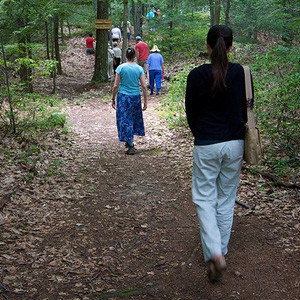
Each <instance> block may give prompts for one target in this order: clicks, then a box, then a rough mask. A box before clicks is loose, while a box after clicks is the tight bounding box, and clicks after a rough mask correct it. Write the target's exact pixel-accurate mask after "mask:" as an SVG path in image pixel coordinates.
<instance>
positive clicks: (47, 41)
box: [45, 21, 50, 59]
mask: <svg viewBox="0 0 300 300" xmlns="http://www.w3.org/2000/svg"><path fill="white" fill-rule="evenodd" d="M45 40H46V51H47V59H50V48H49V28H48V22H47V21H45Z"/></svg>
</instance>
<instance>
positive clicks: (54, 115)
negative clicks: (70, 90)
mask: <svg viewBox="0 0 300 300" xmlns="http://www.w3.org/2000/svg"><path fill="white" fill-rule="evenodd" d="M12 99H13V107H14V111H15V120H16V125H17V132H23V131H25V132H27V134H29V135H30V134H32V135H36V134H38V132H42V131H50V130H53V129H55V128H63V127H64V126H65V124H66V121H67V120H66V115H65V114H62V113H60V109H61V106H62V103H61V102H60V101H59V100H58V99H57V98H55V97H54V96H52V97H49V96H45V95H41V94H37V93H30V94H25V95H22V94H19V93H17V92H14V93H13V97H12ZM0 115H2V118H1V119H2V122H3V120H5V119H6V118H7V117H8V112H7V111H6V112H3V111H1V113H0ZM7 124H8V123H2V124H0V125H2V127H5V126H8V125H7Z"/></svg>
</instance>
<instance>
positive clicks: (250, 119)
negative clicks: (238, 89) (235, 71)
mask: <svg viewBox="0 0 300 300" xmlns="http://www.w3.org/2000/svg"><path fill="white" fill-rule="evenodd" d="M243 68H244V74H245V88H246V105H247V118H248V122H247V124H248V126H249V128H255V127H256V126H255V117H254V112H253V108H252V100H253V93H252V83H251V74H250V68H249V66H243Z"/></svg>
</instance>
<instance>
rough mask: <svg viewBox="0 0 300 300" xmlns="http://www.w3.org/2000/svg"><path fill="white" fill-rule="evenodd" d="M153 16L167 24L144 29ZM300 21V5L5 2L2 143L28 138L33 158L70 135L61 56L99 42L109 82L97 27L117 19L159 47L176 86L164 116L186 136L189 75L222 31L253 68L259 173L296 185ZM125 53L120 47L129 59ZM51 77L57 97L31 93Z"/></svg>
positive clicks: (98, 71) (169, 0) (99, 72)
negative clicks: (74, 43)
mask: <svg viewBox="0 0 300 300" xmlns="http://www.w3.org/2000/svg"><path fill="white" fill-rule="evenodd" d="M153 9H160V11H161V16H160V18H155V19H153V20H148V19H147V13H148V12H149V11H150V10H153ZM299 15H300V3H299V1H289V0H263V1H261V0H251V1H250V0H245V1H238V0H223V1H217V0H215V1H213V0H210V1H201V0H197V1H196V0H192V1H190V0H189V1H186V0H162V1H142V0H124V1H123V3H122V2H120V1H115V0H111V1H109V0H106V1H105V0H103V1H90V0H81V1H80V0H76V1H68V0H63V1H60V0H52V1H44V0H42V1H40V0H39V1H36V0H18V1H16V0H2V1H1V2H0V35H1V57H0V68H1V74H0V89H1V95H2V96H1V100H0V128H1V135H2V137H4V136H6V137H7V136H10V137H12V138H15V139H17V140H19V141H20V142H22V139H27V140H28V141H30V142H29V144H31V146H32V147H33V148H34V149H35V147H38V146H36V145H35V144H36V142H35V139H36V138H37V137H38V135H39V134H41V135H42V134H43V133H44V132H48V131H54V130H60V132H61V133H62V134H67V131H68V130H67V128H65V127H64V126H65V122H66V116H65V115H64V114H62V113H61V111H60V109H61V105H63V101H62V100H61V99H59V97H57V95H56V79H57V77H58V76H63V74H64V68H65V66H64V65H63V64H62V63H61V53H62V51H63V50H64V48H65V47H66V43H67V42H68V40H69V39H70V38H72V37H74V36H87V33H89V32H92V33H93V34H94V36H95V37H96V40H97V46H96V55H95V65H94V71H93V76H92V78H91V84H95V85H97V84H99V83H104V84H105V83H107V82H108V78H107V36H108V34H107V29H97V30H96V29H95V19H111V20H112V24H118V25H119V26H120V27H122V26H123V27H122V29H123V32H126V25H124V24H127V21H129V22H130V24H131V25H132V27H133V28H134V36H135V35H142V36H143V39H144V40H145V41H146V42H147V43H149V45H153V44H154V43H156V44H159V46H160V48H161V49H162V53H163V54H164V57H165V59H166V61H167V65H168V66H169V74H168V79H169V80H170V84H169V93H168V94H167V95H166V97H164V99H162V103H163V107H164V116H165V118H166V119H167V120H168V122H169V124H170V125H171V126H174V127H176V128H179V127H182V126H183V127H184V126H185V125H186V123H185V115H184V110H183V99H184V89H185V80H186V75H187V73H188V71H189V70H190V69H191V68H192V67H193V66H194V65H195V64H197V63H199V62H203V61H205V60H206V59H207V57H206V56H205V35H206V32H207V29H208V28H209V26H210V25H212V24H219V23H220V24H221V23H225V24H228V25H230V26H231V27H232V28H233V30H234V33H235V45H234V49H233V51H232V53H231V54H230V55H231V58H232V59H233V60H235V61H237V62H240V63H242V64H250V67H251V69H252V72H253V75H254V78H255V81H254V82H255V98H256V99H255V101H256V113H257V118H258V124H259V127H260V130H261V133H262V136H263V139H264V141H263V143H264V148H265V152H264V159H263V163H262V166H261V170H260V171H263V172H268V173H270V174H273V175H276V176H282V177H285V179H284V180H285V181H288V184H291V185H296V182H297V180H298V181H299V160H300V156H299V139H300V130H299V120H300V110H299V95H300V93H299V89H300V88H299V87H300V74H299V71H300V66H299V54H300V53H299V38H300V35H299V34H300V18H299ZM134 36H133V37H134ZM133 40H134V38H133ZM129 43H131V42H129ZM83 47H84V45H83ZM126 47H127V41H126V39H124V43H123V50H124V49H126ZM45 77H47V78H49V77H51V78H52V83H51V89H52V94H42V93H40V92H39V93H37V92H36V90H35V86H36V84H37V83H38V82H39V81H40V80H42V79H43V78H45ZM3 147H4V148H5V146H3ZM29 148H30V147H29ZM26 151H28V149H27V150H26ZM35 151H38V150H35ZM28 155H30V151H29V154H28ZM297 177H298V179H297Z"/></svg>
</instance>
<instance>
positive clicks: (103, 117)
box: [0, 39, 300, 300]
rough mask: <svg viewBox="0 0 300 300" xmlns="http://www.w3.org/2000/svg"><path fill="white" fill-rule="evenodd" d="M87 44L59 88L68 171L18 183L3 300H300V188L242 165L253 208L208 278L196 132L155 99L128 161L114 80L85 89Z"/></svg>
mask: <svg viewBox="0 0 300 300" xmlns="http://www.w3.org/2000/svg"><path fill="white" fill-rule="evenodd" d="M81 42H82V41H81V40H79V39H77V40H72V43H70V45H71V48H70V46H69V48H68V49H67V50H66V52H65V55H64V64H63V65H67V66H68V68H70V69H68V68H66V70H67V75H64V76H61V77H60V78H59V81H58V85H59V92H60V94H61V95H62V96H63V97H65V98H68V99H69V101H68V105H67V107H66V109H65V111H66V113H67V114H68V116H69V123H70V125H69V126H70V128H71V134H70V137H69V138H68V139H65V140H61V139H59V141H57V140H56V141H55V142H53V141H51V143H53V144H52V149H51V150H48V152H47V153H45V157H47V158H45V160H48V161H50V160H54V159H55V160H58V161H59V168H58V170H56V172H55V174H52V176H51V177H49V176H48V177H47V178H46V177H45V176H44V175H42V174H41V176H40V177H39V176H37V178H35V179H34V180H33V181H32V182H31V183H22V184H19V186H18V189H17V190H16V191H15V192H14V194H13V195H12V196H11V197H10V200H9V201H6V203H5V205H3V211H2V215H1V217H2V219H0V221H1V222H0V228H1V235H2V237H1V241H0V267H1V270H0V298H1V299H12V300H15V299H38V300H39V299H49V300H52V299H53V300H57V299H74V300H75V299H85V300H87V299H136V300H137V299H172V300H173V299H178V300H179V299H184V300H187V299H193V300H195V299H199V300H200V299H201V300H202V299H203V300H209V299H212V300H213V299H244V300H250V299H263V300H264V299H266V300H269V299H271V300H273V299H291V300H293V299H295V300H296V299H299V298H300V277H299V271H300V270H299V265H300V264H299V263H300V256H299V247H300V243H299V229H300V226H299V211H300V209H299V198H298V193H297V191H296V190H284V189H279V188H276V187H274V186H272V185H271V184H270V183H268V182H267V181H265V180H264V179H263V178H260V177H258V176H255V175H252V174H250V173H249V172H247V171H246V170H243V174H242V178H241V186H240V189H239V195H238V198H239V199H240V200H241V201H243V202H245V203H247V204H249V205H250V206H252V207H253V209H248V208H245V207H242V206H240V205H238V206H237V207H236V212H235V222H234V227H233V233H232V239H231V242H230V249H229V255H228V257H227V263H228V269H227V271H226V273H225V275H224V277H223V278H222V281H221V282H219V283H216V284H211V283H209V281H208V279H207V274H206V265H205V264H204V262H203V257H202V250H201V246H200V240H199V229H198V221H197V216H196V209H195V207H194V205H193V203H192V201H191V192H190V190H191V154H192V137H191V136H190V135H189V134H188V133H187V132H185V131H183V132H177V131H175V130H170V129H168V128H167V126H166V124H165V123H164V122H163V120H162V119H161V118H160V117H159V107H160V100H161V99H162V97H164V94H163V95H162V96H160V97H151V98H150V99H149V104H148V109H147V111H146V112H145V113H144V116H145V127H146V136H145V137H139V138H137V139H136V141H135V144H136V147H137V153H136V154H135V155H133V156H128V155H126V154H125V147H124V144H121V143H119V142H118V140H117V132H116V126H115V111H114V110H113V109H112V108H111V106H110V102H108V101H107V100H108V99H110V98H109V97H108V96H107V92H108V91H109V85H107V86H105V87H104V86H103V87H101V88H100V89H98V90H89V91H88V92H86V93H82V91H80V93H79V92H78V91H79V90H80V88H79V87H80V86H81V87H86V86H87V85H86V84H87V82H88V80H89V79H90V75H91V70H89V69H86V68H85V63H84V59H85V58H84V56H83V57H82V50H81V47H82V45H83V44H81ZM70 52H72V55H70ZM76 57H77V60H76ZM70 59H72V60H73V59H74V63H73V64H71V62H70V61H69V60H70ZM75 62H76V63H75ZM71 65H72V66H73V68H71ZM82 74H85V76H83V75H82ZM46 84H47V83H44V87H45V86H46ZM0 158H1V161H3V160H2V159H3V157H2V156H0ZM1 167H3V166H2V164H1ZM4 173H5V172H4V171H3V172H2V173H1V174H2V175H3V174H4ZM5 176H6V177H5V178H13V176H11V177H10V174H5ZM7 176H8V177H7ZM3 178H4V177H3ZM45 178H46V179H45ZM13 180H14V179H11V181H12V182H13ZM2 181H3V182H4V179H2ZM5 182H6V181H5ZM5 182H4V183H5ZM6 184H8V183H7V182H6Z"/></svg>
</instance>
